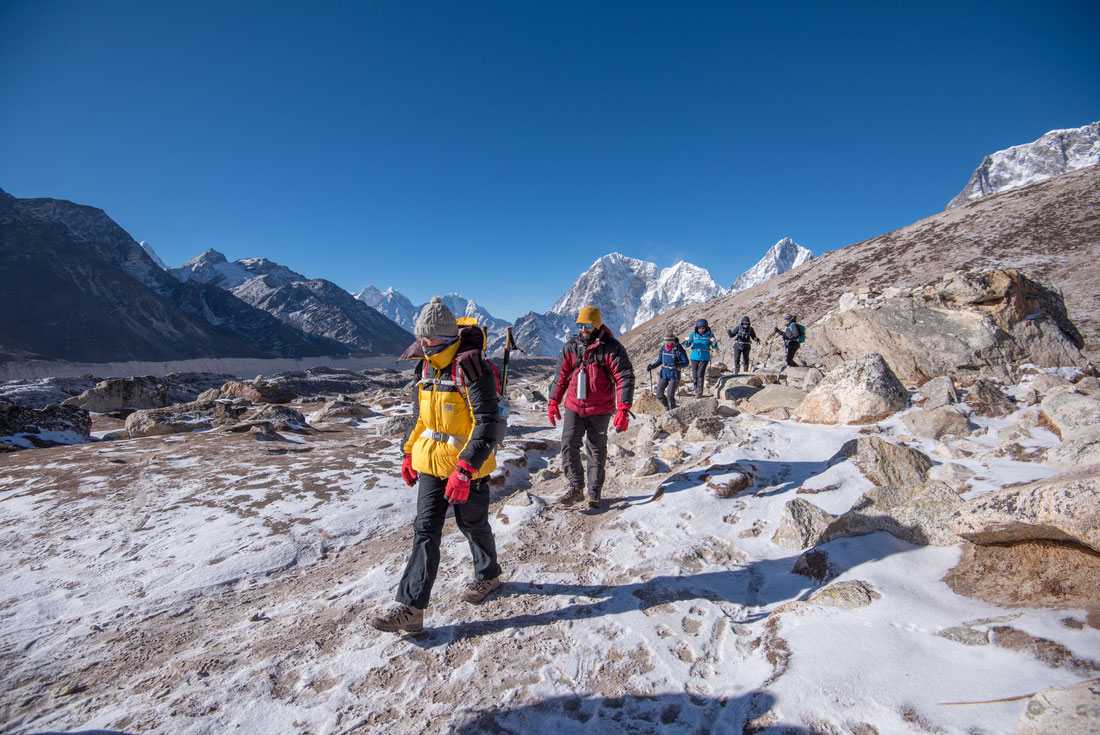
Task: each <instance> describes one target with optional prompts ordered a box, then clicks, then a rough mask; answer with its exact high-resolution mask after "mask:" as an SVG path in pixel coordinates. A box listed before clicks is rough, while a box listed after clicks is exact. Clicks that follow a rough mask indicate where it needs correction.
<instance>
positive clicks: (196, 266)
mask: <svg viewBox="0 0 1100 735" xmlns="http://www.w3.org/2000/svg"><path fill="white" fill-rule="evenodd" d="M168 272H169V273H171V274H172V276H174V277H175V278H176V280H178V281H180V282H181V283H182V282H186V281H199V282H200V283H206V284H209V285H211V286H218V287H220V288H224V289H225V290H227V291H229V290H232V289H234V288H237V287H238V286H240V285H241V284H243V283H244V282H246V281H249V280H251V279H253V278H256V277H257V276H265V277H266V278H265V279H264V281H265V283H267V284H268V285H269V286H270V287H272V288H275V287H278V286H282V285H285V284H288V283H296V282H298V281H308V280H309V279H308V278H306V277H305V276H303V275H302V274H301V273H296V272H294V271H292V270H290V269H289V268H287V267H286V266H283V265H279V264H278V263H275V262H273V261H270V260H268V259H267V258H241V259H240V260H235V261H233V262H229V260H228V259H227V258H226V257H225V256H224V255H223V254H221V253H219V252H218V251H217V250H215V249H214V248H209V249H208V250H207V251H206V252H205V253H203V254H202V255H199V256H198V257H195V258H192V259H191V260H189V261H187V262H186V263H184V264H183V265H182V266H180V267H179V268H169V269H168Z"/></svg>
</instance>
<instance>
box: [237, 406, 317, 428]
mask: <svg viewBox="0 0 1100 735" xmlns="http://www.w3.org/2000/svg"><path fill="white" fill-rule="evenodd" d="M243 419H244V420H245V421H269V422H271V424H272V426H273V427H275V428H277V429H280V430H283V431H305V430H306V429H308V428H309V426H308V424H307V423H306V419H305V416H303V415H302V412H301V411H299V410H297V409H294V408H291V407H290V406H280V405H277V404H265V405H263V406H260V407H259V408H256V409H255V410H252V411H249V412H248V413H246V414H245V415H244V416H243Z"/></svg>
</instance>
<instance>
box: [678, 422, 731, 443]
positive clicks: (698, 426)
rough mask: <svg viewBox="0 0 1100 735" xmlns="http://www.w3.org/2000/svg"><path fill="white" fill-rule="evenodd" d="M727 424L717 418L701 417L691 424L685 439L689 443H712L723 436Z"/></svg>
mask: <svg viewBox="0 0 1100 735" xmlns="http://www.w3.org/2000/svg"><path fill="white" fill-rule="evenodd" d="M724 428H725V424H723V423H722V420H721V419H720V418H717V417H716V416H700V417H699V418H697V419H695V420H694V421H692V422H691V426H689V427H688V430H687V433H686V434H685V435H684V438H685V439H686V440H687V441H689V442H701V441H711V440H712V439H717V438H718V437H719V436H720V435H721V434H722V429H724Z"/></svg>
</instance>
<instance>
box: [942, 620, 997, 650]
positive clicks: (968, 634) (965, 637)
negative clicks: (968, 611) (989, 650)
mask: <svg viewBox="0 0 1100 735" xmlns="http://www.w3.org/2000/svg"><path fill="white" fill-rule="evenodd" d="M936 635H938V636H939V637H940V638H946V639H947V640H949V641H954V642H955V643H961V644H963V645H964V646H988V645H989V631H986V630H976V629H974V628H970V627H967V626H965V625H960V626H958V627H955V628H945V629H943V630H941V631H940V632H939V633H937V634H936Z"/></svg>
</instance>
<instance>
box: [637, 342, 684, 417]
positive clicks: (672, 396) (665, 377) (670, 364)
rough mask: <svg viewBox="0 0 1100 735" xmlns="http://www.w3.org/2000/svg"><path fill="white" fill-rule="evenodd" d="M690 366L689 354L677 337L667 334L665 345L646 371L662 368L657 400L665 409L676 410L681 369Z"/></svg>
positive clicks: (658, 379)
mask: <svg viewBox="0 0 1100 735" xmlns="http://www.w3.org/2000/svg"><path fill="white" fill-rule="evenodd" d="M688 364H689V363H688V356H687V353H686V352H684V348H683V347H681V346H680V344H679V343H678V342H677V341H676V335H675V334H672V333H669V334H666V335H665V340H664V345H662V346H661V350H660V352H658V353H657V359H656V360H654V361H653V362H652V363H650V365H648V366H647V367H646V370H652V369H653V368H655V367H657V366H658V365H660V366H661V373H660V375H659V376H658V377H657V400H658V401H660V402H661V405H662V406H664V407H665V409H673V408H676V388H677V386H679V385H680V369H681V368H685V367H687V366H688ZM666 391H667V395H666Z"/></svg>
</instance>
